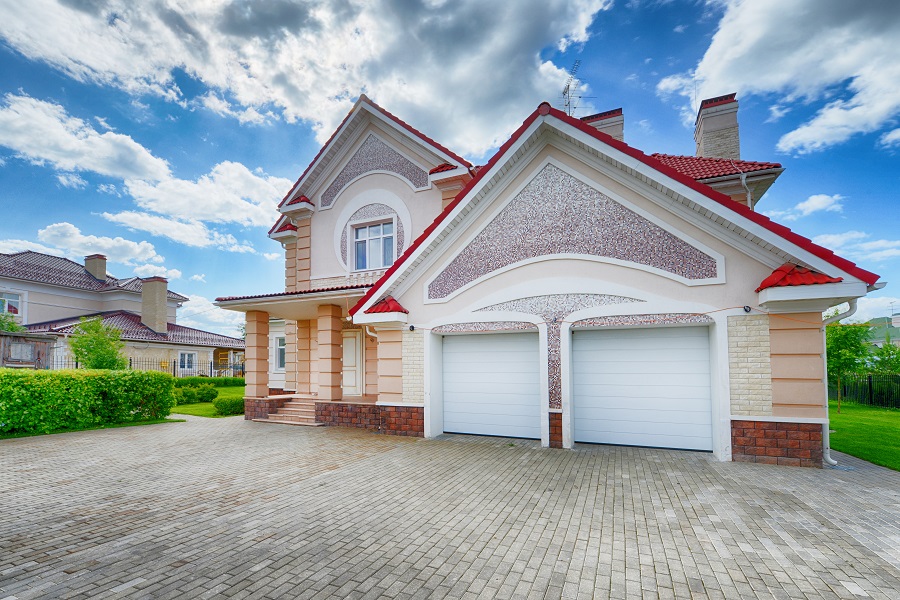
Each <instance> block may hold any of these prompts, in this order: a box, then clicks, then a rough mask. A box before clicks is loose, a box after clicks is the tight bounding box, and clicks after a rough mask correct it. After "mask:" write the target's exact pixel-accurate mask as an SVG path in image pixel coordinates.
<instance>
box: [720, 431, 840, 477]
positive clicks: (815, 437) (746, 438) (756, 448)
mask: <svg viewBox="0 0 900 600" xmlns="http://www.w3.org/2000/svg"><path fill="white" fill-rule="evenodd" d="M822 454H823V445H822V425H820V424H818V423H775V422H770V421H732V422H731V459H732V460H733V461H735V462H757V463H765V464H770V465H786V466H791V467H815V468H819V469H821V468H822Z"/></svg>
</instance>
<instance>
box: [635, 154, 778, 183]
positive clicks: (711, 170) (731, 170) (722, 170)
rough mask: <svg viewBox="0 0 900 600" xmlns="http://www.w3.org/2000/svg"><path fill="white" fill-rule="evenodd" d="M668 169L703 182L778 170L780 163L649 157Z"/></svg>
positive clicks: (662, 156)
mask: <svg viewBox="0 0 900 600" xmlns="http://www.w3.org/2000/svg"><path fill="white" fill-rule="evenodd" d="M650 156H651V158H655V159H656V160H658V161H659V162H661V163H663V164H664V165H666V166H668V167H672V168H673V169H675V170H676V171H678V172H679V173H683V174H685V175H687V176H688V177H690V178H691V179H696V180H697V181H703V180H704V179H714V178H716V177H726V176H728V175H737V174H740V173H754V172H757V171H766V170H770V169H780V168H781V164H780V163H773V162H756V161H751V160H732V159H729V158H711V157H707V156H684V155H676V154H659V153H654V154H651V155H650Z"/></svg>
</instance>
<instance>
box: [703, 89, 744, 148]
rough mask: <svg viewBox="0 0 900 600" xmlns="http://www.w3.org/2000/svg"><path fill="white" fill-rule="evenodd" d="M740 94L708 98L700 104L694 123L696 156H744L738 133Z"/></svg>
mask: <svg viewBox="0 0 900 600" xmlns="http://www.w3.org/2000/svg"><path fill="white" fill-rule="evenodd" d="M736 95H737V94H728V95H726V96H718V97H716V98H707V99H706V100H704V101H703V102H701V103H700V110H699V111H698V112H697V121H696V123H695V125H694V141H695V142H696V143H697V156H704V157H707V158H731V159H733V160H740V159H741V138H740V135H739V134H738V121H737V111H738V101H737V99H736V98H735V96H736Z"/></svg>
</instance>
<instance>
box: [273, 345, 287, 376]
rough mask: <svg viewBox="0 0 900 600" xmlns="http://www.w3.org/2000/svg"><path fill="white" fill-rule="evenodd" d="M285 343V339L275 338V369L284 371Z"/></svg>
mask: <svg viewBox="0 0 900 600" xmlns="http://www.w3.org/2000/svg"><path fill="white" fill-rule="evenodd" d="M286 356H287V355H286V343H285V338H283V337H279V338H275V368H276V369H281V370H282V371H283V370H284V366H285V364H286V363H287V361H286Z"/></svg>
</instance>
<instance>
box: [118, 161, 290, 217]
mask: <svg viewBox="0 0 900 600" xmlns="http://www.w3.org/2000/svg"><path fill="white" fill-rule="evenodd" d="M293 183H294V182H293V181H291V180H289V179H284V178H281V177H273V176H269V175H266V174H265V173H262V172H260V171H259V170H257V171H256V172H253V171H250V169H248V168H247V167H245V166H244V165H242V164H241V163H236V162H230V161H225V162H222V163H219V164H217V165H216V166H215V167H213V169H212V171H211V172H210V173H209V174H208V175H203V176H201V177H199V178H198V179H197V180H196V181H187V180H185V179H172V178H170V179H165V180H163V181H159V182H156V183H152V182H148V181H139V180H129V181H126V182H125V187H126V188H127V190H128V193H129V194H131V195H132V196H133V197H134V198H135V201H136V202H137V204H138V206H140V207H141V208H144V209H145V210H150V211H153V212H156V213H159V214H162V215H167V216H170V217H175V218H178V219H184V220H195V221H206V222H211V223H241V224H243V225H258V226H263V227H269V226H271V225H272V223H274V222H275V219H276V218H277V216H278V212H277V207H278V202H279V201H280V200H281V198H282V197H283V196H284V192H285V190H287V189H289V188H290V187H291V185H292V184H293Z"/></svg>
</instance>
